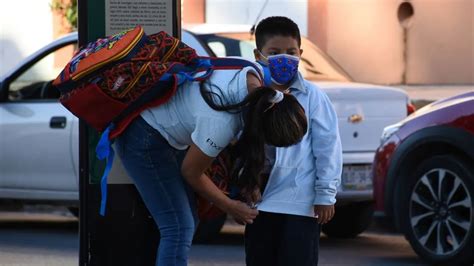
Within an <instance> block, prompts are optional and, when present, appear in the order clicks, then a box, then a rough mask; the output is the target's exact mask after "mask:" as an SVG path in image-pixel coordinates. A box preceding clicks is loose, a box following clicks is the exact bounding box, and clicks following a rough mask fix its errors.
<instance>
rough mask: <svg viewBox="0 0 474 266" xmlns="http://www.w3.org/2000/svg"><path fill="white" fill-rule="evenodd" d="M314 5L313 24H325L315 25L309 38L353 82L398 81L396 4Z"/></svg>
mask: <svg viewBox="0 0 474 266" xmlns="http://www.w3.org/2000/svg"><path fill="white" fill-rule="evenodd" d="M310 1H311V0H310ZM316 2H317V3H316V5H315V6H314V7H313V8H315V9H316V10H314V11H313V12H314V13H316V20H317V19H318V18H319V17H321V18H323V20H324V21H325V22H324V23H322V24H321V23H320V24H316V25H315V29H316V30H315V32H314V34H313V35H312V36H310V37H312V38H313V40H314V41H315V42H316V43H317V44H318V45H319V46H321V48H322V49H324V50H325V51H326V52H328V53H329V54H330V55H331V56H332V57H333V58H334V59H335V60H336V61H337V62H339V64H340V65H341V66H342V67H343V68H344V69H345V70H346V71H347V72H348V73H349V74H350V75H351V76H352V77H353V78H354V79H355V80H357V81H361V82H371V83H399V82H400V81H401V78H402V73H403V38H402V37H403V30H402V28H401V26H400V24H399V22H398V18H397V13H396V10H397V7H398V4H399V1H397V0H383V1H380V0H359V1H353V0H319V1H316ZM318 7H319V8H318ZM310 27H312V25H310ZM310 32H311V31H310ZM318 34H319V35H318Z"/></svg>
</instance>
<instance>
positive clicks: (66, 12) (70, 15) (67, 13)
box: [49, 0, 77, 30]
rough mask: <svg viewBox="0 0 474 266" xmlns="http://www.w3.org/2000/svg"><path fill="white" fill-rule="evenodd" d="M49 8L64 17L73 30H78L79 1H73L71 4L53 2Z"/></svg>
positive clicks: (58, 0) (60, 1) (54, 0)
mask: <svg viewBox="0 0 474 266" xmlns="http://www.w3.org/2000/svg"><path fill="white" fill-rule="evenodd" d="M49 6H50V7H51V10H53V11H57V12H59V13H60V14H61V15H62V16H64V17H65V18H66V20H67V21H68V23H69V25H70V26H71V28H72V29H73V30H76V29H77V0H71V1H70V3H63V1H62V0H52V2H51V4H50V5H49Z"/></svg>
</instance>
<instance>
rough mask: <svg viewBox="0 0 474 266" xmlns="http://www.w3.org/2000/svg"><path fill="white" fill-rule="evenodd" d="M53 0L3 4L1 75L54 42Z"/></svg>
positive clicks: (23, 0) (0, 55) (0, 25)
mask: <svg viewBox="0 0 474 266" xmlns="http://www.w3.org/2000/svg"><path fill="white" fill-rule="evenodd" d="M49 3H50V0H21V1H6V0H2V1H1V4H0V76H2V75H3V74H5V73H6V72H7V71H9V70H10V69H11V68H12V67H13V66H15V65H16V64H17V63H18V62H20V61H21V60H22V59H23V58H25V57H26V56H28V55H30V54H31V53H33V52H34V51H36V50H38V49H39V48H41V47H42V46H44V45H46V44H47V43H49V42H51V41H52V39H53V25H52V13H51V9H50V7H49Z"/></svg>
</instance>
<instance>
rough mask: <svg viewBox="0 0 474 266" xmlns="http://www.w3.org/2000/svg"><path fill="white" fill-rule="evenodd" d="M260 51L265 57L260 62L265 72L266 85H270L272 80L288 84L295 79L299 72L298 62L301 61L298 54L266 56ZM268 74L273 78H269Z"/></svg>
mask: <svg viewBox="0 0 474 266" xmlns="http://www.w3.org/2000/svg"><path fill="white" fill-rule="evenodd" d="M259 53H260V55H261V57H263V59H264V60H259V61H258V62H259V63H260V65H262V67H263V69H264V72H265V73H264V76H265V77H264V78H265V86H270V85H271V82H273V83H275V84H277V85H285V84H288V83H289V82H290V81H292V80H293V78H294V77H295V75H296V73H298V64H299V61H300V58H299V57H298V56H294V55H288V54H277V55H270V56H268V57H265V56H264V55H263V54H262V52H260V51H259ZM265 61H266V62H265ZM268 72H269V73H268ZM268 74H270V77H271V79H269V78H268V76H269V75H268Z"/></svg>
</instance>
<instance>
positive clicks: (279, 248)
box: [245, 17, 342, 266]
mask: <svg viewBox="0 0 474 266" xmlns="http://www.w3.org/2000/svg"><path fill="white" fill-rule="evenodd" d="M255 35H256V37H255V38H256V44H257V49H255V51H254V53H255V59H256V60H257V62H259V63H260V64H261V65H262V67H263V69H264V73H265V83H266V84H265V85H268V86H271V87H272V88H274V89H278V90H280V91H284V92H286V93H290V94H292V95H294V96H295V97H296V99H297V100H298V101H299V103H300V104H301V105H302V106H303V108H304V109H305V112H306V116H307V119H308V132H307V134H306V135H305V136H304V138H303V140H302V141H301V142H300V143H298V144H296V145H293V146H290V147H287V148H275V147H266V148H267V150H266V154H267V158H266V165H265V166H266V167H265V168H266V169H268V170H269V171H268V172H267V173H266V174H267V176H268V180H267V181H266V182H263V183H264V187H262V189H261V190H262V194H263V195H262V198H261V201H260V202H259V203H258V207H257V209H258V210H259V214H258V216H257V218H256V219H255V220H254V223H253V224H248V225H247V226H246V228H245V251H246V263H247V265H248V266H254V265H258V266H265V265H269V266H270V265H272V266H273V265H282V266H283V265H288V266H293V265H298V266H305V265H308V266H313V265H317V264H318V249H319V234H320V226H321V225H322V224H325V223H327V222H329V221H330V220H331V219H332V217H333V216H334V203H335V202H336V199H335V196H336V192H337V186H338V184H339V182H340V176H341V171H342V150H341V142H340V137H339V130H338V124H337V116H336V113H335V111H334V109H333V107H332V105H331V102H330V100H329V98H328V97H327V95H326V94H325V93H324V92H323V91H321V90H320V89H319V88H318V87H317V86H316V85H315V84H313V83H311V82H308V81H306V80H305V79H304V78H303V77H302V76H301V74H300V73H299V72H298V62H299V59H300V57H301V54H302V52H303V51H302V50H301V48H300V47H301V37H300V33H299V29H298V26H297V25H296V24H295V23H294V22H293V21H292V20H290V19H288V18H286V17H268V18H266V19H264V20H262V21H261V22H260V23H259V24H258V25H257V28H256V31H255Z"/></svg>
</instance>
